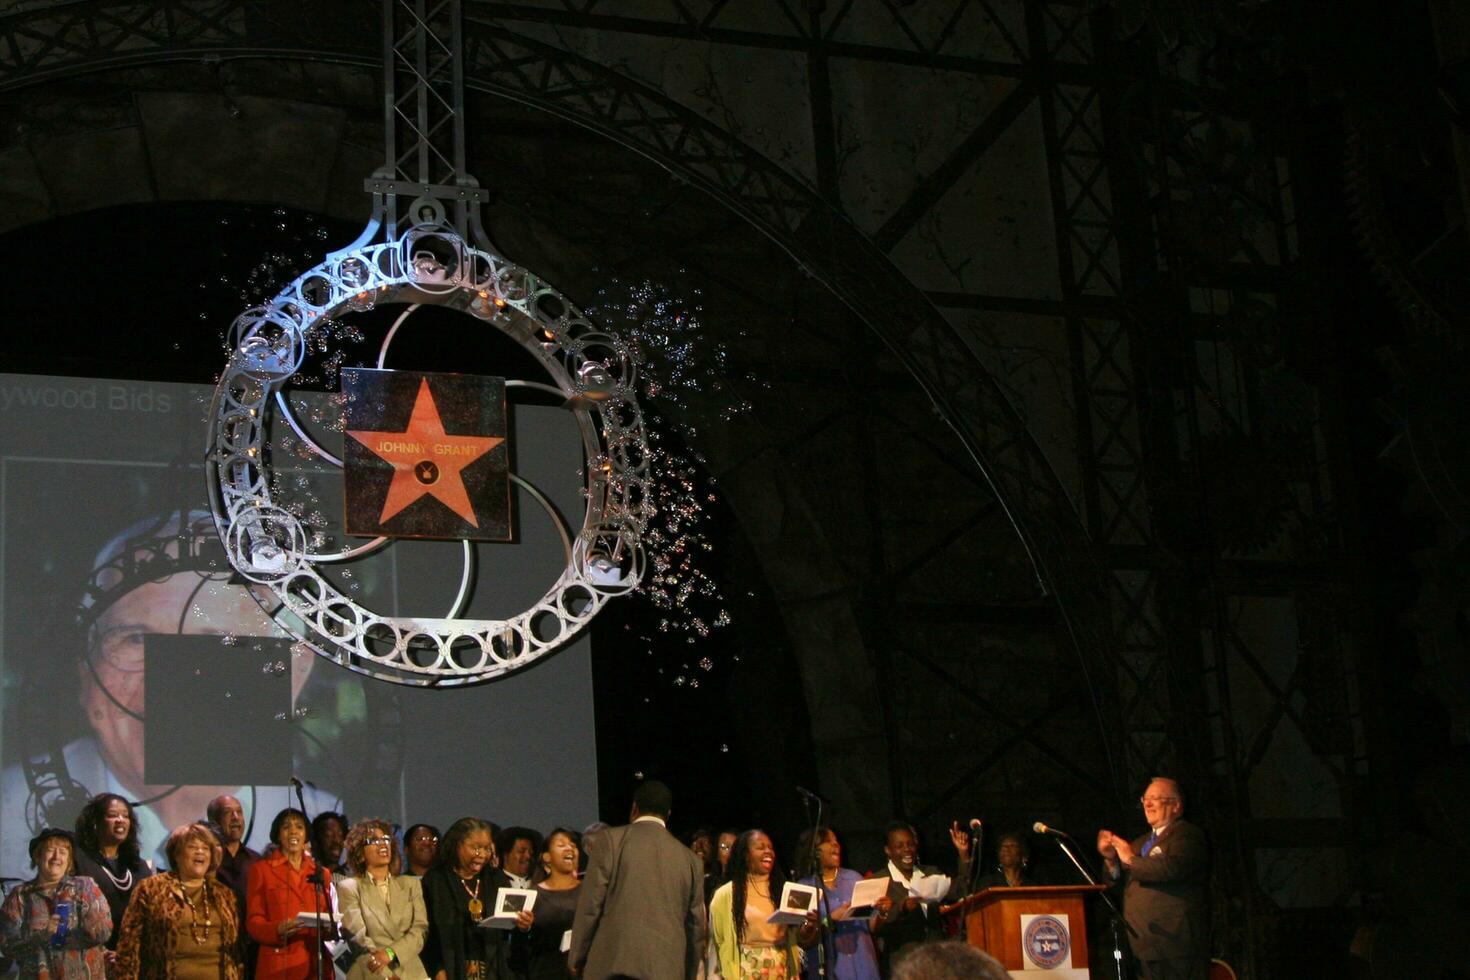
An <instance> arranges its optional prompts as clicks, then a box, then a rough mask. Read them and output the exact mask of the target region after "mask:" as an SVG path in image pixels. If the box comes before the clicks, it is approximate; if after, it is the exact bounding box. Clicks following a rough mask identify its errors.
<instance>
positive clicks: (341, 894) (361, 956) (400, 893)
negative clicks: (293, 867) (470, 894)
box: [337, 820, 429, 980]
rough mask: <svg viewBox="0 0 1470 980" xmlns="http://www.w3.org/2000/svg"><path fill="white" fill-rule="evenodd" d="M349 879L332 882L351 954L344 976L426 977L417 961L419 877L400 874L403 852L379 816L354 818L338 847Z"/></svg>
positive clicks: (425, 925)
mask: <svg viewBox="0 0 1470 980" xmlns="http://www.w3.org/2000/svg"><path fill="white" fill-rule="evenodd" d="M342 850H343V852H344V853H345V855H346V858H347V868H348V870H349V871H351V872H352V877H351V878H343V879H341V880H340V881H338V882H337V904H338V907H339V908H340V909H341V911H342V925H343V927H345V928H346V930H347V935H348V940H349V941H350V942H351V944H352V952H353V954H354V958H353V961H352V969H351V970H350V971H349V972H348V974H347V977H348V980H364V978H367V977H390V976H392V977H399V978H401V980H427V978H428V976H429V974H428V972H427V971H426V970H425V969H424V964H423V963H422V962H421V961H420V960H419V953H420V952H421V951H422V950H423V948H424V936H425V935H427V933H428V931H429V916H428V913H427V912H426V911H425V910H424V891H423V888H422V886H420V884H419V880H418V879H417V878H415V877H413V876H411V875H404V874H402V870H403V851H402V850H401V849H400V848H399V846H398V838H397V837H394V836H393V828H392V827H390V826H389V825H388V824H387V823H386V822H384V821H382V820H359V821H358V822H357V825H356V826H354V827H353V828H352V830H351V831H350V832H349V833H348V834H347V840H346V843H344V844H343V847H342Z"/></svg>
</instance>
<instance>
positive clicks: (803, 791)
mask: <svg viewBox="0 0 1470 980" xmlns="http://www.w3.org/2000/svg"><path fill="white" fill-rule="evenodd" d="M796 792H797V793H798V794H799V795H801V796H803V797H805V798H806V799H808V800H818V801H820V802H822V803H826V802H827V798H826V797H825V796H823V795H822V794H821V793H813V792H812V791H811V790H809V789H807V788H806V787H805V786H798V787H796Z"/></svg>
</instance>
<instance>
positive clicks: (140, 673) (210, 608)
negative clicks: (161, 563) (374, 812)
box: [78, 572, 312, 827]
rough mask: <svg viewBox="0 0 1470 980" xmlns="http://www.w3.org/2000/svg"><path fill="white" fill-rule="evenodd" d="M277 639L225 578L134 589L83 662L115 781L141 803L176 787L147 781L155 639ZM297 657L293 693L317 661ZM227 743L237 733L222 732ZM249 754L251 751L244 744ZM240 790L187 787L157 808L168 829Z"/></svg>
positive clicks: (104, 623) (84, 688) (183, 576)
mask: <svg viewBox="0 0 1470 980" xmlns="http://www.w3.org/2000/svg"><path fill="white" fill-rule="evenodd" d="M171 634H184V635H217V636H220V637H222V638H223V637H226V636H236V637H252V636H277V635H280V633H279V630H277V629H276V628H275V625H274V624H273V623H272V622H271V621H270V619H269V618H268V617H267V616H266V615H265V613H264V611H263V610H262V609H261V607H260V606H259V604H257V603H256V601H255V600H254V598H253V597H252V596H251V595H250V593H249V592H248V591H247V590H246V589H245V588H244V587H243V586H239V585H231V584H228V583H227V582H226V581H225V580H224V579H223V578H206V577H202V576H201V575H200V574H199V573H197V572H181V573H179V574H175V575H171V576H168V577H167V578H164V579H162V580H159V581H152V582H146V583H144V584H142V585H139V586H138V587H136V588H133V589H132V590H130V591H129V592H127V593H126V594H125V595H123V596H122V597H121V598H119V599H118V600H117V601H116V602H114V603H113V604H112V605H111V606H109V607H108V608H107V610H106V611H105V612H103V613H102V615H101V616H99V617H98V619H97V622H96V624H95V626H94V628H93V631H92V636H91V640H90V643H89V650H88V656H87V659H86V660H85V661H83V662H82V663H80V664H79V665H78V671H79V675H80V677H79V679H80V688H79V697H80V701H81V707H82V711H83V713H84V714H85V716H86V719H87V724H88V725H89V726H90V727H91V729H92V732H93V734H94V735H95V736H96V739H97V748H98V751H99V753H100V754H101V756H102V758H103V759H104V760H105V762H106V764H107V767H108V769H109V770H110V771H111V772H112V774H113V776H114V777H115V778H116V779H117V780H118V781H119V782H120V783H121V784H122V785H124V786H125V787H127V788H128V789H129V790H130V791H132V792H133V793H135V794H136V796H137V797H138V798H140V799H147V798H151V797H155V796H158V795H159V794H163V793H166V792H167V791H168V790H169V789H170V788H171V786H170V785H162V784H159V785H155V784H154V783H150V782H149V781H148V779H147V772H148V770H147V766H146V763H145V753H144V746H145V744H146V743H145V739H144V726H145V725H146V722H147V717H148V711H147V697H146V693H147V692H146V689H145V684H144V678H145V676H146V666H147V654H146V652H145V649H146V644H147V639H148V637H149V636H165V635H171ZM291 659H292V667H291V673H292V695H293V698H294V696H295V695H297V694H299V693H300V691H301V686H302V685H303V684H304V683H305V681H306V679H307V677H308V676H309V675H310V671H311V663H312V661H311V658H296V657H293V658H291ZM220 736H221V739H222V740H228V739H229V737H230V733H228V732H221V733H220ZM242 749H243V747H242ZM234 789H235V787H234V786H183V787H180V788H179V789H177V790H175V791H173V792H172V793H168V795H167V796H164V797H163V798H162V799H159V800H158V802H157V803H155V804H154V809H155V810H156V811H157V812H158V814H159V817H160V819H161V820H162V822H163V824H164V826H166V827H169V826H175V825H177V824H178V823H183V822H185V821H187V820H189V819H193V818H195V817H196V815H197V814H199V813H202V812H203V808H204V807H205V806H206V805H207V804H208V802H209V800H211V799H213V798H214V797H215V796H218V795H221V794H223V793H226V792H230V791H233V790H234Z"/></svg>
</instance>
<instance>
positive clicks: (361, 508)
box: [342, 368, 511, 541]
mask: <svg viewBox="0 0 1470 980" xmlns="http://www.w3.org/2000/svg"><path fill="white" fill-rule="evenodd" d="M342 394H343V395H344V396H345V402H346V408H345V419H344V422H345V425H344V428H345V431H346V439H345V440H344V443H343V444H344V455H343V463H344V480H345V485H346V495H345V496H346V509H347V515H346V517H347V520H346V530H347V533H348V534H353V535H364V536H370V537H378V536H386V537H392V538H437V539H457V540H467V541H509V540H510V539H511V511H510V467H509V449H510V445H509V442H508V441H507V436H506V432H507V424H506V408H505V381H504V379H502V378H492V377H482V376H478V375H469V374H426V373H422V372H417V371H383V370H371V369H366V368H348V369H345V370H343V372H342Z"/></svg>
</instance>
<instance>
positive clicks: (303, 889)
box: [245, 809, 332, 980]
mask: <svg viewBox="0 0 1470 980" xmlns="http://www.w3.org/2000/svg"><path fill="white" fill-rule="evenodd" d="M306 839H307V834H306V814H304V813H302V812H301V811H300V810H297V809H286V810H282V811H281V812H280V813H278V814H276V819H275V820H273V821H271V840H273V841H274V842H275V844H276V846H277V847H278V848H279V850H277V851H275V852H273V853H271V854H269V855H267V856H266V857H263V858H261V859H260V860H259V861H256V862H255V864H254V865H252V866H251V868H250V880H249V882H248V883H247V884H246V887H245V908H246V917H245V929H246V931H247V932H249V933H250V938H251V939H254V940H255V941H256V942H257V943H259V944H260V949H259V950H258V951H257V953H256V958H255V977H256V980H306V978H308V977H316V975H317V974H316V967H317V950H318V947H319V945H320V939H319V938H318V933H317V930H316V929H313V928H311V927H309V926H302V925H301V924H300V923H299V922H297V921H296V915H297V913H299V912H310V911H312V910H313V909H316V910H318V911H320V912H327V911H328V910H329V909H330V908H331V905H330V899H329V898H328V894H327V889H328V888H330V887H331V881H332V875H331V872H330V871H327V870H326V869H325V868H323V869H322V889H321V896H322V898H321V903H320V905H318V902H317V891H316V885H315V884H314V883H313V882H312V881H311V880H310V876H311V875H314V874H315V873H316V870H317V866H316V863H315V862H313V861H312V859H311V858H310V857H309V856H308V855H307V853H306ZM327 975H328V976H330V975H331V968H330V966H329V967H328V971H327Z"/></svg>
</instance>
